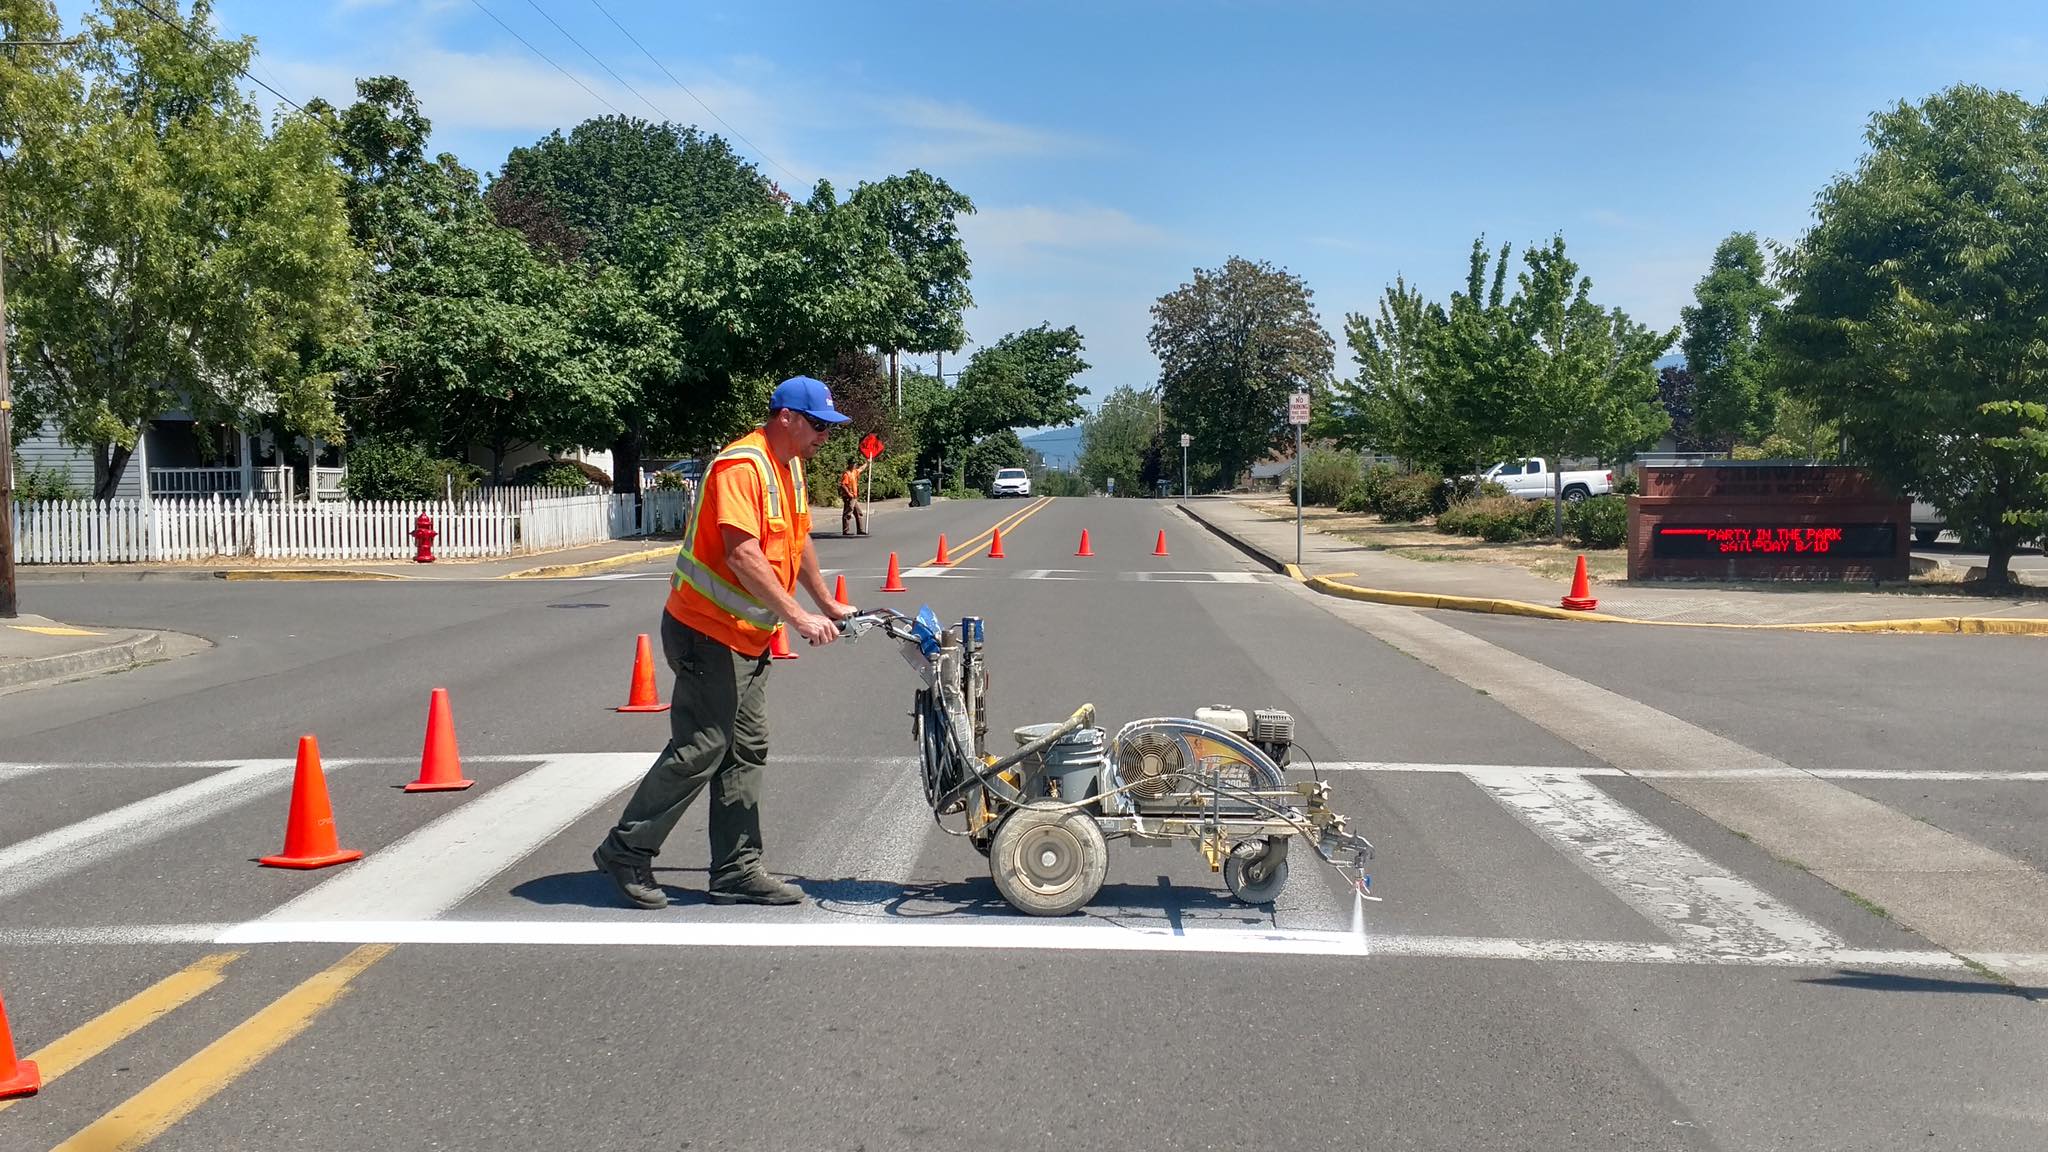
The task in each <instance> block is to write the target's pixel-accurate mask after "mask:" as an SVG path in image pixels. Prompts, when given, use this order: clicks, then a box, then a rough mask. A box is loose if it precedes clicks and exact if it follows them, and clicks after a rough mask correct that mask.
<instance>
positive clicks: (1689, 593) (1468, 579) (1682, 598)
mask: <svg viewBox="0 0 2048 1152" xmlns="http://www.w3.org/2000/svg"><path fill="white" fill-rule="evenodd" d="M1261 499H1264V497H1261ZM1180 508H1181V510H1182V511H1184V512H1186V513H1187V514H1188V515H1189V516H1191V517H1193V518H1194V519H1195V520H1196V521H1198V522H1200V523H1201V524H1203V525H1204V526H1206V527H1208V528H1209V529H1210V530H1211V531H1212V532H1215V533H1216V534H1217V535H1219V536H1221V537H1223V538H1224V539H1226V540H1229V541H1230V542H1231V543H1233V544H1235V545H1236V546H1237V547H1238V548H1239V549H1241V550H1243V551H1244V552H1246V553H1247V554H1249V555H1251V556H1253V557H1254V558H1256V559H1258V560H1260V561H1261V562H1262V563H1265V564H1266V565H1268V566H1269V567H1272V568H1274V569H1275V570H1280V569H1283V568H1284V567H1285V566H1286V565H1288V564H1292V563H1293V562H1294V556H1295V529H1294V523H1293V521H1291V520H1277V519H1274V518H1272V517H1270V516H1267V515H1266V514H1265V513H1263V512H1260V511H1259V510H1257V509H1256V508H1253V507H1251V506H1250V505H1249V503H1248V502H1247V501H1246V500H1244V499H1242V498H1236V497H1229V496H1207V497H1197V498H1194V499H1191V500H1185V501H1182V502H1181V503H1180ZM1301 570H1302V574H1303V576H1304V577H1311V578H1312V577H1331V576H1333V575H1334V576H1336V577H1337V579H1339V580H1341V582H1342V583H1343V584H1345V585H1350V586H1354V587H1358V588H1365V589H1374V590H1384V591H1390V592H1397V593H1411V594H1421V595H1425V596H1446V597H1464V598H1470V599H1476V600H1499V601H1514V602H1519V603H1522V604H1531V605H1540V606H1545V607H1549V608H1555V607H1556V606H1557V603H1558V601H1559V599H1560V598H1562V597H1563V596H1564V594H1565V592H1566V591H1567V588H1566V585H1564V584H1563V583H1561V582H1556V581H1551V580H1546V579H1544V578H1542V577H1540V576H1536V575H1534V574H1532V573H1530V572H1529V571H1527V570H1526V569H1523V568H1519V567H1514V566H1510V565H1504V564H1487V563H1477V562H1473V563H1465V562H1452V561H1443V562H1436V563H1424V562H1422V561H1417V560H1410V559H1407V558H1405V557H1401V556H1394V555H1390V554H1388V553H1386V552H1382V551H1379V550H1376V549H1372V548H1367V547H1365V546H1364V545H1361V544H1354V543H1352V542H1351V541H1349V540H1344V539H1341V538H1339V537H1336V536H1331V535H1327V534H1325V533H1322V532H1318V531H1316V530H1315V529H1313V528H1306V529H1305V530H1304V531H1303V533H1302V539H1301ZM1593 594H1594V596H1595V597H1597V598H1598V599H1599V601H1600V606H1599V612H1600V614H1601V615H1602V616H1608V617H1622V618H1626V619H1628V620H1633V621H1641V622H1653V623H1669V624H1748V625H1796V624H1834V623H1851V622H1869V621H1903V620H1916V621H1917V620H1929V619H1948V620H1954V619H1959V618H1960V619H1987V620H2010V621H2015V622H2031V621H2039V622H2040V625H2039V626H2040V627H2041V628H2043V629H2044V630H2048V600H2022V599H2001V598H1995V597H1986V596H1955V595H1944V594H1941V593H1935V592H1924V591H1918V590H1915V591H1903V590H1902V591H1876V592H1843V591H1837V590H1833V589H1829V590H1818V589H1813V588H1810V587H1806V586H1802V585H1795V584H1787V585H1784V586H1783V587H1782V588H1770V589H1761V590H1759V589H1750V588H1742V589H1737V588H1726V587H1722V586H1719V585H1712V584H1701V585H1697V586H1693V585H1673V584H1658V585H1648V586H1646V585H1617V584H1595V585H1594V587H1593ZM1444 606H1445V607H1451V606H1452V605H1444ZM1475 610H1484V609H1475ZM1929 630H1933V629H1929ZM1947 630H1969V629H1947Z"/></svg>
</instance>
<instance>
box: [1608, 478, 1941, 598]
mask: <svg viewBox="0 0 2048 1152" xmlns="http://www.w3.org/2000/svg"><path fill="white" fill-rule="evenodd" d="M1642 477H1643V489H1642V494H1641V495H1637V496H1630V497H1629V498H1628V578H1629V579H1631V580H1843V581H1875V580H1904V579H1906V577H1907V574H1908V573H1909V572H1910V570H1911V557H1912V553H1911V551H1910V549H1909V545H1908V532H1907V528H1908V525H1909V523H1910V518H1911V515H1912V504H1911V502H1909V501H1906V500H1901V499H1899V498H1898V497H1896V496H1893V495H1892V494H1891V493H1890V492H1888V491H1886V490H1885V489H1884V488H1883V486H1881V485H1879V484H1878V483H1877V482H1876V481H1874V480H1872V479H1871V478H1870V476H1869V475H1868V474H1867V473H1865V472H1864V471H1863V470H1862V469H1861V468H1842V467H1835V466H1826V465H1801V464H1790V465H1786V464H1740V463H1737V464H1707V465H1701V466H1696V467H1687V468H1645V469H1643V472H1642Z"/></svg>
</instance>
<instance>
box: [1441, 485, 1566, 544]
mask: <svg viewBox="0 0 2048 1152" xmlns="http://www.w3.org/2000/svg"><path fill="white" fill-rule="evenodd" d="M1538 513H1540V514H1541V515H1538ZM1436 530H1437V531H1439V532H1442V533H1444V534H1445V535H1447V536H1477V537H1479V538H1480V539H1482V540H1488V541H1491V542H1493V543H1495V544H1509V543H1513V542H1514V541H1517V540H1527V539H1529V538H1530V537H1532V536H1540V535H1543V534H1545V533H1548V532H1549V530H1550V506H1549V505H1547V504H1543V503H1540V502H1535V501H1528V500H1521V499H1518V498H1516V497H1513V496H1475V497H1473V498H1471V499H1469V500H1460V501H1458V502H1457V503H1456V504H1453V505H1451V506H1450V507H1448V508H1446V509H1444V510H1443V511H1442V512H1441V513H1438V515H1437V518H1436Z"/></svg>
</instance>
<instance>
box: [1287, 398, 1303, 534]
mask: <svg viewBox="0 0 2048 1152" xmlns="http://www.w3.org/2000/svg"><path fill="white" fill-rule="evenodd" d="M1287 422H1288V423H1289V424H1292V425H1294V566H1295V567H1296V568H1299V567H1301V465H1302V460H1301V430H1302V429H1303V428H1306V427H1307V426H1308V393H1306V392H1296V393H1294V394H1293V395H1292V396H1289V397H1288V398H1287Z"/></svg>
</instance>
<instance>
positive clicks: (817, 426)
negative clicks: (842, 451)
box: [797, 412, 838, 436]
mask: <svg viewBox="0 0 2048 1152" xmlns="http://www.w3.org/2000/svg"><path fill="white" fill-rule="evenodd" d="M797 415H799V416H801V417H803V418H804V423H806V424H809V425H810V426H811V431H813V432H815V433H817V434H818V435H820V436H823V435H824V434H825V433H827V432H830V431H832V429H834V428H836V427H838V425H836V424H834V423H832V422H831V421H830V420H820V419H818V418H817V417H816V416H813V415H811V414H810V413H808V412H798V413H797Z"/></svg>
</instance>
